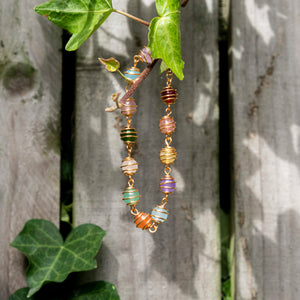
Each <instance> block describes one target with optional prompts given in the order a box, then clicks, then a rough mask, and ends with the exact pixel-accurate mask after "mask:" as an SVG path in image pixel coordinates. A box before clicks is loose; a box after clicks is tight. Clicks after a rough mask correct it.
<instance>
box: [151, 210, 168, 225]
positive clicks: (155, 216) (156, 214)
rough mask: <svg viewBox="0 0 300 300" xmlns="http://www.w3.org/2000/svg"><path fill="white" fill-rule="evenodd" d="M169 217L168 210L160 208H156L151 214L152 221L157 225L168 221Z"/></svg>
mask: <svg viewBox="0 0 300 300" xmlns="http://www.w3.org/2000/svg"><path fill="white" fill-rule="evenodd" d="M168 215H169V213H168V210H167V209H166V208H163V207H160V206H156V207H155V208H153V209H152V212H151V217H152V220H153V221H154V222H157V223H163V222H165V221H166V220H167V219H168Z"/></svg>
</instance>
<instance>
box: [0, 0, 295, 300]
mask: <svg viewBox="0 0 300 300" xmlns="http://www.w3.org/2000/svg"><path fill="white" fill-rule="evenodd" d="M39 3H40V2H39V1H36V0H35V1H33V0H28V1H19V0H14V1H2V2H1V3H0V24H1V26H0V75H1V77H0V103H1V106H0V124H1V127H0V128H1V129H0V236H1V239H0V270H1V272H0V299H8V296H9V295H10V294H11V293H13V292H14V291H15V290H16V289H18V288H21V287H23V286H26V282H25V277H24V274H25V267H24V261H25V260H24V257H23V256H22V255H21V254H20V253H18V251H17V250H15V249H13V248H10V247H9V243H10V242H11V241H12V240H13V238H14V237H15V236H16V234H17V233H18V232H19V231H20V230H21V229H22V227H23V226H24V223H25V221H26V220H28V219H30V218H45V219H48V220H51V221H52V222H54V223H55V224H56V225H58V224H59V206H60V156H61V152H60V132H61V130H60V128H61V126H60V122H61V118H60V109H61V102H62V100H65V99H61V98H62V97H61V95H62V92H61V91H62V84H61V83H62V78H61V77H62V76H61V74H62V68H61V66H62V51H61V48H62V43H61V34H62V32H61V30H60V29H59V28H58V27H56V26H55V25H53V24H51V23H50V22H49V21H47V20H46V18H42V17H41V16H38V15H36V14H35V13H34V12H33V9H32V8H33V7H34V6H35V5H37V4H39ZM219 4H220V3H219V2H218V1H217V0H206V1H198V0H190V1H189V3H188V5H187V6H186V7H185V8H184V9H183V10H182V47H183V57H184V60H185V62H186V64H185V79H184V81H183V82H179V81H175V83H174V86H175V87H176V88H177V89H178V91H179V100H178V103H177V104H176V112H175V118H176V121H177V129H176V134H175V136H174V143H175V147H176V148H177V150H178V154H179V157H178V159H177V161H176V164H175V167H174V176H175V177H176V181H177V183H178V189H177V192H176V193H175V195H174V196H172V199H171V201H170V203H169V204H170V205H169V209H170V218H169V220H168V222H167V223H166V224H164V226H161V227H160V228H159V232H158V233H156V234H155V235H151V234H148V233H145V232H142V231H140V230H137V229H135V226H134V224H133V222H132V217H131V216H130V214H129V213H128V209H127V207H125V206H124V205H123V203H122V201H121V195H122V194H121V193H122V190H123V188H124V187H125V185H126V179H125V178H124V176H123V175H122V174H121V172H120V167H119V166H120V163H121V161H122V158H124V157H125V154H126V153H125V151H124V146H123V144H122V142H121V141H120V139H119V128H120V127H121V126H122V125H124V124H123V123H122V121H120V118H119V113H111V114H108V113H105V112H104V110H105V107H107V106H108V105H109V103H110V96H111V94H112V93H113V92H116V91H121V90H122V89H123V88H124V83H123V82H122V81H121V80H118V79H117V77H116V76H115V75H113V74H109V73H108V72H106V71H105V70H104V68H103V67H101V66H100V65H99V63H98V61H97V58H98V57H111V56H113V57H115V58H117V59H119V60H120V62H121V65H122V66H123V67H124V68H125V67H128V66H129V65H130V63H129V61H130V60H131V57H132V55H133V54H136V53H137V51H138V50H139V49H140V48H141V47H142V46H143V45H145V44H147V41H146V37H147V29H146V28H143V27H142V26H141V27H140V26H136V24H134V23H133V22H131V21H130V20H129V21H128V20H127V19H126V18H124V17H122V16H120V15H113V16H111V17H110V18H109V19H108V20H107V21H106V22H105V23H104V25H103V27H101V28H100V29H99V30H98V31H97V32H96V33H95V34H94V35H93V36H92V37H91V38H90V39H89V41H87V42H86V43H85V44H84V45H83V46H82V47H81V48H80V50H79V51H78V53H77V62H76V102H75V113H76V115H75V147H74V211H73V215H74V225H79V224H82V223H88V222H91V223H95V224H97V225H99V226H101V227H102V228H103V229H105V230H106V231H107V236H106V237H105V240H104V243H103V245H102V247H101V250H100V253H99V255H98V261H99V268H98V269H97V270H95V271H92V272H87V273H86V274H85V276H84V279H83V280H85V281H88V280H108V281H110V282H113V283H115V284H116V286H117V288H118V291H119V293H120V296H121V299H122V300H126V299H130V300H134V299H140V298H143V299H152V298H157V299H178V300H180V299H203V300H216V299H221V279H220V278H221V252H220V248H221V246H220V244H221V239H220V214H219V199H220V192H219V191H220V189H219V174H220V168H219V149H220V148H219V135H220V134H219V131H222V130H223V129H222V126H221V127H220V128H219V116H221V118H222V115H224V114H227V113H228V114H229V115H228V116H227V117H228V118H225V119H228V120H229V122H230V126H229V127H230V128H231V135H230V139H228V141H227V143H228V145H230V147H231V155H230V157H229V156H228V160H230V166H231V170H228V174H227V176H228V177H230V176H231V178H232V181H231V182H232V199H231V201H232V207H231V216H232V223H233V225H234V226H233V238H232V241H233V266H232V271H233V272H232V278H233V280H232V287H233V290H234V293H235V296H234V298H233V299H238V300H248V299H258V300H269V299H272V300H296V299H298V298H299V296H298V297H297V295H298V294H299V283H300V219H299V216H300V201H299V200H298V198H299V194H300V193H299V192H300V187H299V186H300V184H299V182H300V174H299V166H300V116H298V115H299V112H300V104H299V101H298V97H299V96H300V79H299V78H300V77H299V75H298V74H299V73H300V56H299V53H300V32H299V28H300V5H299V3H298V1H297V0H287V1H279V0H275V1H271V0H259V1H258V0H244V1H239V0H232V1H231V4H230V10H229V20H230V22H229V25H228V26H229V29H228V37H229V42H228V45H229V46H228V54H229V56H228V61H229V65H228V66H229V67H228V70H225V72H224V70H222V72H220V70H219V57H224V53H219V46H218V41H219V17H220V8H219ZM114 5H115V6H116V7H118V8H119V9H123V10H125V11H131V12H132V13H133V14H134V15H139V16H142V17H143V18H144V19H147V20H150V19H151V18H152V17H153V16H154V15H155V14H156V12H155V1H154V0H143V1H129V0H126V1H125V0H122V1H121V0H115V1H114ZM220 49H221V48H220ZM222 51H223V50H222ZM219 54H220V55H219ZM225 57H226V55H225ZM220 65H221V68H223V66H224V65H226V64H222V63H221V64H220ZM157 69H158V68H156V69H155V70H154V71H153V72H152V73H151V75H150V76H149V77H148V78H147V80H146V81H145V82H144V83H143V84H142V86H141V87H140V88H139V90H138V91H137V92H136V93H135V94H134V98H135V99H136V101H137V104H138V105H139V107H138V113H137V115H136V117H135V127H136V128H137V129H138V131H139V140H138V147H137V149H136V151H135V158H136V159H137V160H138V161H139V163H140V167H141V168H140V171H139V172H138V175H137V176H136V182H137V183H138V185H139V186H138V188H139V190H140V191H141V194H142V195H143V202H142V204H141V207H142V208H143V209H145V210H146V211H149V210H150V209H151V208H152V207H153V205H154V204H155V203H157V202H158V201H159V199H160V197H161V195H160V192H159V190H158V188H157V182H158V181H159V178H160V176H161V174H160V171H158V170H161V163H160V161H159V158H158V151H159V149H160V148H161V147H162V144H163V138H162V135H161V133H160V132H159V130H158V128H157V124H158V121H159V119H160V118H161V116H162V114H163V105H162V104H161V101H160V98H159V92H160V90H161V89H162V87H163V86H164V83H165V79H164V76H158V70H157ZM224 73H227V74H229V84H228V90H229V91H230V94H229V97H228V95H224V94H220V95H219V74H224ZM220 80H222V78H221V79H220ZM225 90H226V89H225ZM221 91H223V90H222V89H221ZM64 95H65V93H64ZM219 98H220V101H222V100H223V99H224V101H227V100H228V99H229V110H228V112H227V111H222V110H221V111H219ZM220 107H223V106H222V105H221V106H220ZM223 142H224V140H223V139H222V143H223ZM229 143H230V144H229ZM221 146H222V145H221ZM221 166H222V164H221ZM221 174H224V172H221ZM222 176H224V175H222ZM228 182H230V180H228ZM228 190H230V188H228ZM221 191H223V189H222V190H221ZM228 201H230V199H228Z"/></svg>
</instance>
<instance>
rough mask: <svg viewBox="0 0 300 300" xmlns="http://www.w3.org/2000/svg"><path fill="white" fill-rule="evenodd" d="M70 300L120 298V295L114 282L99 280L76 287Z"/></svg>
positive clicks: (113, 299) (118, 299)
mask: <svg viewBox="0 0 300 300" xmlns="http://www.w3.org/2000/svg"><path fill="white" fill-rule="evenodd" d="M68 300H120V297H119V295H118V292H117V290H116V287H115V286H114V285H113V284H111V283H109V282H105V281H97V282H90V283H87V284H85V285H82V286H80V287H79V288H77V289H75V290H74V291H73V293H72V296H71V297H70V298H68Z"/></svg>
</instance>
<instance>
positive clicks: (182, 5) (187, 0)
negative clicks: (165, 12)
mask: <svg viewBox="0 0 300 300" xmlns="http://www.w3.org/2000/svg"><path fill="white" fill-rule="evenodd" d="M188 2H189V0H182V1H181V7H185V6H186V5H187V4H188Z"/></svg>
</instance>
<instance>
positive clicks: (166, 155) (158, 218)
mask: <svg viewBox="0 0 300 300" xmlns="http://www.w3.org/2000/svg"><path fill="white" fill-rule="evenodd" d="M171 83H172V72H171V71H170V70H169V69H168V70H167V86H166V87H165V88H163V90H162V91H161V99H162V101H163V102H164V103H165V104H166V105H167V108H166V115H165V116H163V117H162V118H161V119H160V121H159V130H160V131H161V133H163V134H165V144H166V147H164V148H162V149H161V150H160V153H159V158H160V161H161V162H162V163H163V164H164V165H165V169H164V173H165V175H164V177H163V178H161V180H160V184H159V186H160V190H161V192H162V193H164V197H163V199H162V202H161V205H158V206H156V207H155V208H153V209H152V212H151V217H152V220H153V222H155V223H156V224H157V226H158V224H159V223H163V222H165V221H166V220H167V218H168V215H169V212H168V209H167V208H166V205H167V203H168V196H169V194H171V193H173V192H174V191H175V189H176V181H175V179H174V178H173V177H172V176H171V175H170V174H171V171H172V169H171V167H170V165H171V164H173V163H174V161H175V159H176V158H177V152H176V149H175V148H174V147H171V146H170V145H171V143H172V133H173V132H174V131H175V129H176V122H175V121H174V119H173V118H172V117H171V114H172V109H171V104H174V103H175V101H176V99H177V92H176V90H174V89H173V88H172V87H171ZM156 229H157V227H156ZM150 232H151V231H150Z"/></svg>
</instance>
